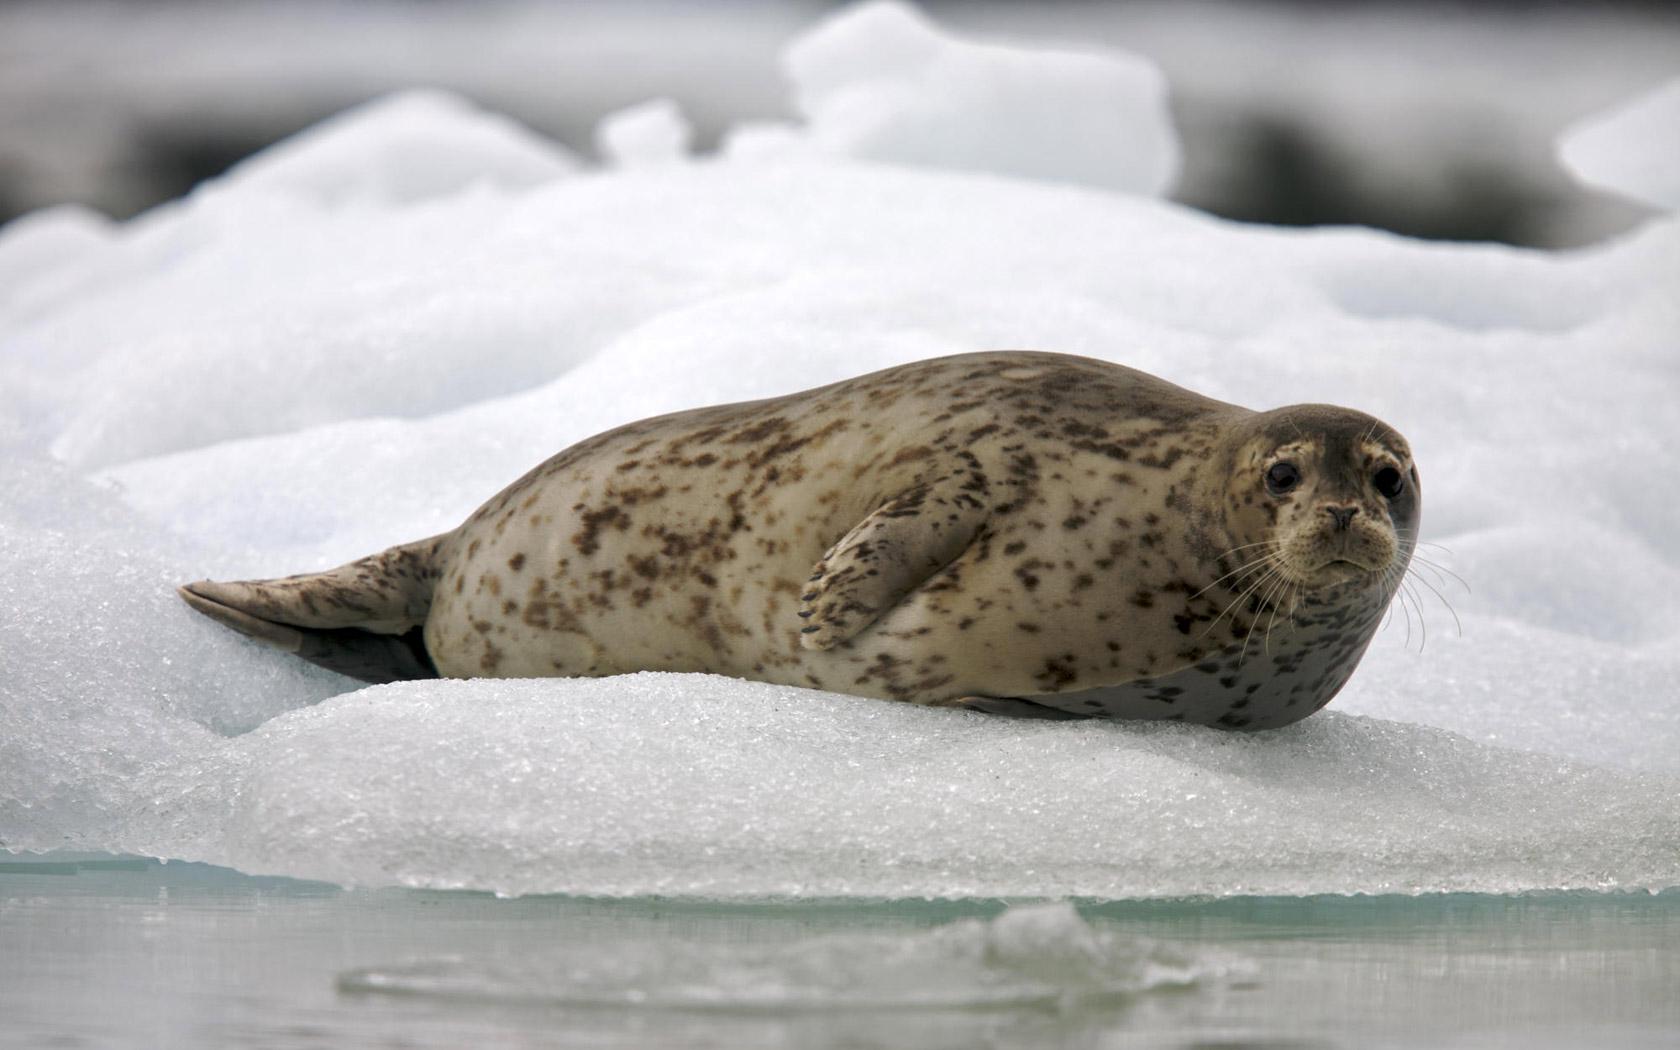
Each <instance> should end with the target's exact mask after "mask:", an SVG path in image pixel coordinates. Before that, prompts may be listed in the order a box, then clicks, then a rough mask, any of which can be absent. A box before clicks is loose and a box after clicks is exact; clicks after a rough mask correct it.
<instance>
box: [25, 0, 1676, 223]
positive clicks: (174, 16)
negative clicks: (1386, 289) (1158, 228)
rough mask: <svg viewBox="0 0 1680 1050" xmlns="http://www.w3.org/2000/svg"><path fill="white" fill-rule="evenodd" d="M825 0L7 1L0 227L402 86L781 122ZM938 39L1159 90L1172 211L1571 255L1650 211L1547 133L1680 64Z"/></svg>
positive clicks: (1663, 10) (1299, 3)
mask: <svg viewBox="0 0 1680 1050" xmlns="http://www.w3.org/2000/svg"><path fill="white" fill-rule="evenodd" d="M834 6H835V5H834V4H831V3H824V2H819V0H781V2H778V0H722V2H708V3H703V4H701V3H682V2H679V0H663V2H662V0H637V2H622V3H621V2H607V0H570V2H563V3H547V2H541V0H490V2H485V3H477V2H471V3H467V2H461V3H450V2H422V0H406V2H405V0H369V2H352V0H305V2H299V3H257V2H252V0H244V2H232V3H215V4H212V3H169V2H153V0H130V2H118V0H108V2H100V3H87V2H75V0H70V2H65V0H12V2H9V3H4V4H0V219H4V218H5V217H7V216H11V215H16V214H20V213H22V212H24V211H26V210H29V209H33V208H39V207H42V206H45V205H50V204H56V203H66V202H74V203H79V204H85V205H89V206H92V207H94V208H97V209H99V210H100V211H103V212H106V213H108V214H111V215H115V216H117V217H126V216H128V215H131V214H133V213H134V212H136V211H139V210H141V209H143V208H145V207H147V206H150V205H153V204H156V203H159V202H161V201H163V200H167V199H170V198H172V197H176V196H179V195H180V194H181V193H183V192H184V191H185V190H187V189H188V188H189V187H190V186H192V185H193V184H194V183H196V182H198V181H199V180H201V179H203V178H207V177H209V176H211V175H215V174H218V173H220V172H221V171H222V170H224V169H225V168H226V167H228V166H229V165H230V164H232V163H233V162H234V161H237V160H238V159H240V158H241V157H244V156H246V155H248V154H250V153H251V152H253V151H254V150H256V149H258V148H260V147H262V146H264V145H267V144H268V143H270V142H273V141H275V140H276V139H278V138H280V137H282V136H285V135H288V134H291V133H292V132H295V131H298V130H300V129H302V128H303V127H305V126H308V125H310V124H312V123H314V122H315V121H317V120H320V119H322V118H324V117H327V116H329V115H331V114H333V113H337V112H340V111H342V110H344V109H346V108H348V107H350V106H352V105H355V104H357V103H360V102H363V101H366V100H367V99H369V98H372V97H374V96H377V95H381V94H384V93H387V92H390V91H393V90H398V89H402V88H407V87H414V86H433V87H441V88H448V89H452V90H455V91H457V92H459V93H461V94H462V95H464V96H466V97H468V98H471V99H473V100H475V101H476V102H478V103H479V104H481V105H483V106H485V107H487V108H489V109H491V110H494V111H496V112H501V113H506V114H509V115H510V116H513V117H515V118H517V119H518V120H520V121H522V122H523V123H525V124H528V125H529V126H530V127H532V128H534V129H536V130H537V131H539V132H541V133H543V134H544V135H547V136H549V137H551V138H553V139H555V140H557V141H559V142H561V143H564V144H565V145H566V146H568V147H570V148H572V149H574V150H577V151H579V152H588V151H589V150H590V149H591V145H592V140H591V133H592V129H593V128H594V126H595V124H596V122H597V120H598V119H599V118H600V117H601V116H602V115H603V114H606V113H608V112H610V111H613V110H617V109H620V108H623V107H626V106H631V105H636V104H639V103H642V102H644V101H646V100H648V99H650V98H655V97H665V98H669V99H671V100H672V101H673V102H674V103H675V104H676V105H677V106H679V107H680V108H681V110H682V111H683V112H684V113H685V114H687V116H688V119H689V120H690V121H692V123H693V126H694V130H695V142H696V145H697V146H698V147H699V149H701V150H702V151H709V150H712V149H715V148H716V147H717V144H718V142H719V140H720V138H721V137H722V136H723V134H724V132H725V131H726V130H727V129H728V128H730V127H731V126H733V125H736V124H740V123H743V122H748V121H775V120H782V119H787V118H788V117H790V116H792V115H793V112H794V107H795V105H796V103H797V100H796V99H793V98H790V97H789V96H788V95H787V93H786V92H785V90H784V88H783V86H782V82H781V80H780V78H779V76H778V73H777V69H776V62H775V58H776V55H777V53H778V52H779V50H780V49H781V47H782V45H783V44H784V43H785V42H786V41H787V40H788V39H789V38H790V37H791V36H792V35H794V34H795V33H796V32H798V31H799V30H800V29H801V28H803V27H804V26H807V25H809V24H810V23H811V22H812V21H813V20H814V19H815V18H816V17H817V16H818V15H820V14H821V13H822V12H824V11H826V10H830V9H832V8H833V7H834ZM927 10H928V12H929V13H930V14H931V15H932V16H933V17H935V18H936V19H937V20H938V21H939V22H940V23H941V24H942V25H945V26H947V27H948V28H951V29H955V30H960V31H966V32H970V33H976V34H980V35H982V36H989V37H992V38H1004V39H1010V40H1016V41H1022V42H1036V43H1039V44H1043V45H1051V44H1055V45H1064V46H1068V47H1073V48H1091V47H1105V46H1106V47H1122V48H1125V49H1127V50H1128V51H1131V52H1134V53H1136V54H1139V55H1141V56H1144V57H1145V58H1147V59H1149V60H1151V61H1152V62H1153V63H1154V64H1156V65H1157V66H1158V67H1159V68H1160V69H1161V70H1162V71H1163V72H1164V74H1165V78H1166V80H1167V82H1168V83H1170V84H1171V104H1172V117H1173V121H1174V124H1175V125H1176V127H1177V129H1178V131H1179V133H1180V135H1181V136H1182V138H1183V145H1184V157H1183V165H1182V175H1181V178H1180V179H1179V182H1178V186H1177V190H1176V197H1177V199H1179V200H1182V201H1184V202H1185V203H1188V204H1191V205H1193V206H1195V207H1198V208H1202V209H1205V210H1208V211H1210V212H1212V213H1214V214H1218V215H1226V216H1231V217H1235V218H1242V219H1249V220H1254V221H1260V222H1277V223H1291V224H1319V223H1356V224H1361V225H1370V226H1377V227H1382V228H1386V229H1393V230H1397V231H1400V232H1403V233H1407V234H1412V235H1416V236H1423V237H1440V238H1449V239H1459V240H1497V241H1504V242H1507V243H1514V244H1532V245H1543V246H1564V245H1576V244H1583V243H1587V242H1590V241H1593V240H1597V239H1600V238H1602V237H1604V236H1606V235H1608V234H1611V233H1614V232H1618V231H1622V230H1626V229H1628V228H1629V227H1630V226H1631V225H1633V224H1634V223H1635V222H1637V221H1638V219H1639V218H1640V217H1641V216H1642V215H1643V214H1644V212H1643V210H1642V209H1641V208H1640V207H1639V206H1638V205H1636V204H1634V203H1632V202H1629V201H1627V200H1625V199H1622V198H1619V197H1616V196H1612V195H1608V194H1605V193H1602V192H1598V191H1594V190H1591V189H1587V188H1584V187H1582V186H1580V185H1578V184H1576V183H1575V182H1573V181H1571V180H1570V179H1568V178H1567V177H1566V176H1565V175H1564V173H1563V172H1562V171H1561V170H1560V168H1559V166H1558V165H1557V164H1556V163H1555V161H1554V160H1553V155H1552V141H1553V139H1554V138H1555V137H1556V135H1557V134H1558V133H1559V132H1560V131H1562V130H1563V129H1564V128H1565V127H1566V126H1568V125H1569V124H1570V123H1571V122H1572V121H1575V120H1577V119H1579V118H1581V117H1583V116H1585V115H1587V114H1589V113H1593V112H1595V111H1598V110H1600V109H1602V108H1604V107H1606V106H1609V105H1611V104H1613V103H1617V102H1619V101H1621V100H1624V99H1627V98H1630V97H1632V96H1633V95H1635V94H1637V93H1639V92H1641V91H1643V90H1646V89H1648V88H1651V87H1654V86H1655V85H1656V84H1658V83H1659V82H1661V81H1662V80H1664V79H1666V78H1667V77H1668V76H1671V75H1672V74H1673V73H1674V72H1675V64H1676V59H1675V56H1676V54H1680V11H1677V10H1676V8H1675V6H1674V5H1672V4H1668V3H1663V2H1660V0H1653V2H1643V3H1641V2H1637V0H1623V2H1615V0H1593V2H1587V3H1568V4H1565V3H1554V2H1547V0H1501V2H1491V3H1446V2H1431V0H1422V2H1409V0H1386V2H1384V0H1374V2H1358V3H1345V4H1339V3H1328V2H1313V0H1294V2H1283V0H1273V2H1237V0H1140V2H1133V3H1123V4H1122V3H1097V2H1082V0H1030V2H1027V0H1020V2H1010V0H935V2H933V3H930V4H929V5H927Z"/></svg>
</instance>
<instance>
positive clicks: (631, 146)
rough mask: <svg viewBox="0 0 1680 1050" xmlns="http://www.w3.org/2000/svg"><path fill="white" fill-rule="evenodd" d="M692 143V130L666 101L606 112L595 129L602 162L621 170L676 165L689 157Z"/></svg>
mask: <svg viewBox="0 0 1680 1050" xmlns="http://www.w3.org/2000/svg"><path fill="white" fill-rule="evenodd" d="M693 140H694V128H693V127H692V126H690V125H689V123H688V118H686V117H684V116H683V113H682V110H681V109H680V108H678V106H677V104H676V103H675V102H673V101H671V100H670V99H668V98H655V99H649V100H648V101H646V102H641V103H638V104H637V105H634V106H630V107H628V108H627V109H621V110H619V111H618V112H616V113H609V114H607V115H606V116H605V117H602V118H601V123H600V124H599V125H598V126H597V127H596V128H595V144H596V148H597V149H598V150H599V151H600V153H601V157H602V159H604V160H605V161H607V163H609V164H613V165H616V166H618V167H621V168H635V167H657V166H659V165H666V164H675V163H677V162H678V161H681V160H683V159H684V158H686V157H687V156H688V151H689V147H690V146H691V145H692V143H693Z"/></svg>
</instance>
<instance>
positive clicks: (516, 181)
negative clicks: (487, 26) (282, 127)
mask: <svg viewBox="0 0 1680 1050" xmlns="http://www.w3.org/2000/svg"><path fill="white" fill-rule="evenodd" d="M577 166H578V165H577V161H576V159H575V158H574V157H573V156H572V154H571V153H570V152H569V151H568V150H566V149H565V148H564V147H562V146H560V145H559V144H558V143H555V142H551V141H549V140H547V139H545V138H542V137H541V136H539V135H537V134H535V133H534V132H532V131H530V130H528V129H527V128H525V127H523V126H522V125H520V124H517V123H515V122H514V121H512V120H510V119H508V118H507V117H504V116H501V115H499V114H494V113H486V112H484V111H482V110H479V109H478V108H476V107H475V106H473V105H472V104H471V103H470V102H468V101H467V100H465V99H463V98H460V97H459V96H456V95H451V94H449V93H447V92H443V91H436V90H413V91H405V92H401V93H399V94H396V95H391V96H387V97H385V98H380V99H375V100H374V101H372V102H369V103H366V104H364V105H361V106H358V107H356V108H354V109H351V110H348V111H346V112H344V113H340V114H339V115H338V116H336V117H333V118H331V119H330V120H326V121H323V122H321V123H320V124H317V125H316V126H315V127H313V128H310V129H309V130H308V131H305V132H302V133H300V134H298V135H294V136H293V137H291V138H289V139H286V140H285V141H283V142H281V143H279V144H277V145H274V146H270V147H269V148H267V149H265V150H263V151H262V152H261V153H258V154H256V155H255V156H253V157H250V158H248V159H246V160H244V161H241V162H240V163H239V164H236V165H234V167H233V168H232V169H230V170H229V171H228V173H227V174H226V175H225V176H223V177H222V178H220V179H217V180H215V181H214V182H212V183H210V184H208V185H207V186H206V190H207V191H209V192H211V193H213V194H216V195H218V196H222V195H227V194H241V193H249V192H253V191H256V192H265V193H280V194H284V195H287V196H292V197H297V198H300V199H303V200H307V201H310V202H312V203H314V204H318V205H324V206H336V205H345V204H360V205H364V206H371V205H400V204H413V203H416V202H418V201H423V200H430V199H432V198H436V197H442V196H447V195H450V194H453V193H458V192H460V191H461V190H463V189H466V188H468V187H472V186H489V187H494V188H497V189H502V190H520V189H527V188H529V187H532V186H538V185H541V184H543V183H546V182H551V181H553V180H554V179H557V178H561V177H562V176H565V175H567V174H569V173H570V172H572V171H574V170H576V168H577Z"/></svg>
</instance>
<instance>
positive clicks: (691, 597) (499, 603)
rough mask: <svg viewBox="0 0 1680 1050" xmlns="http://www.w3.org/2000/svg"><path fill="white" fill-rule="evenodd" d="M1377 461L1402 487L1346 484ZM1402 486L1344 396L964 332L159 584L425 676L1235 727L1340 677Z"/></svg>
mask: <svg viewBox="0 0 1680 1050" xmlns="http://www.w3.org/2000/svg"><path fill="white" fill-rule="evenodd" d="M1280 457H1291V458H1292V459H1294V460H1299V461H1300V463H1301V464H1302V465H1303V469H1304V473H1305V478H1306V480H1305V481H1304V482H1303V484H1302V486H1301V488H1300V489H1299V490H1297V491H1295V492H1292V493H1290V494H1288V495H1287V496H1279V495H1277V494H1274V493H1271V492H1269V491H1268V490H1267V488H1266V486H1265V484H1264V482H1263V478H1264V475H1265V471H1266V470H1267V468H1268V466H1269V465H1270V464H1272V463H1275V462H1277V461H1278V460H1279V458H1280ZM1383 466H1392V467H1394V468H1396V469H1398V470H1400V471H1402V472H1403V473H1404V475H1405V476H1406V478H1407V479H1408V484H1407V485H1406V488H1405V491H1404V493H1403V494H1402V497H1401V498H1397V499H1393V500H1387V499H1384V498H1383V497H1381V496H1380V495H1379V494H1377V493H1376V492H1375V491H1374V490H1373V489H1372V487H1371V483H1370V477H1371V476H1372V474H1373V472H1374V471H1375V470H1378V469H1381V468H1382V467H1383ZM1418 498H1419V497H1418V491H1417V476H1416V471H1415V468H1414V467H1413V465H1412V463H1411V459H1410V451H1409V449H1407V447H1406V445H1405V442H1404V440H1403V439H1401V438H1400V437H1399V436H1398V435H1397V434H1395V433H1394V432H1393V431H1392V430H1391V429H1390V428H1388V427H1386V426H1385V425H1383V424H1382V423H1380V422H1378V421H1377V420H1374V419H1372V418H1371V417H1369V416H1366V415H1363V414H1361V413H1358V412H1354V411H1352V410H1348V409H1341V408H1334V407H1330V406H1312V405H1307V406H1293V407H1290V408H1285V409H1277V410H1274V411H1271V412H1252V411H1249V410H1248V409H1244V408H1240V407H1237V406H1235V405H1230V404H1225V403H1222V402H1218V401H1214V400H1211V399H1208V398H1205V397H1202V396H1200V395H1197V394H1194V393H1191V392H1190V391H1187V390H1184V389H1181V388H1179V387H1176V386H1173V385H1172V384H1169V383H1167V382H1165V381H1163V380H1160V379H1157V378H1155V377H1152V376H1149V375H1146V374H1144V373H1142V372H1138V371H1135V370H1133V369H1129V368H1124V367H1121V366H1118V365H1112V364H1106V363H1103V362H1098V361H1092V360H1087V359H1083V358H1076V357H1066V356H1060V355H1054V354H1040V353H992V354H971V355H964V356H958V357H949V358H941V359H937V360H932V361H924V362H919V363H916V364H911V365H905V366H902V367H899V368H894V369H889V370H887V371H884V372H878V373H875V374H872V375H867V376H863V377H860V378H857V379H853V380H850V381H847V382H843V383H838V384H835V385H833V386H827V387H822V388H819V389H816V390H811V391H806V392H803V393H799V394H794V395H790V396H788V397H782V398H775V399H771V400H767V401H757V402H751V403H746V404H738V405H725V406H720V407H714V408H703V409H698V410H694V411H690V412H682V413H678V414H675V415H670V416H663V417H659V418H656V419H649V420H643V421H640V422H637V423H632V424H629V425H627V426H624V427H620V428H618V429H616V430H613V431H609V432H607V433H604V434H601V435H598V436H596V437H593V438H590V439H588V440H586V441H583V442H580V443H579V444H577V445H574V446H572V447H571V448H569V449H567V450H565V451H563V452H561V453H560V454H558V455H556V456H554V457H553V458H552V459H550V460H548V461H547V462H545V463H543V464H541V465H540V466H538V467H537V468H536V469H534V470H532V471H531V472H530V473H528V474H526V475H525V476H524V477H523V478H521V479H519V480H518V481H516V482H514V483H513V484H512V485H510V486H509V487H508V488H506V489H504V490H503V491H502V492H501V493H500V494H498V495H497V496H495V497H494V498H493V499H491V500H490V501H489V502H488V503H486V504H485V505H484V506H483V507H481V508H479V510H478V511H476V512H475V513H474V514H473V515H472V517H470V518H469V519H468V520H467V521H466V522H465V523H463V524H462V525H461V526H460V527H459V528H458V529H456V530H454V531H453V532H450V533H446V534H444V535H443V536H439V537H434V538H433V539H430V540H425V541H421V542H420V543H418V544H411V545H408V546H407V547H401V548H393V550H392V551H390V552H386V553H385V554H382V555H375V556H373V558H369V559H363V560H362V561H361V562H356V563H352V564H351V565H350V566H346V567H345V568H344V569H340V570H335V571H334V572H333V573H326V574H319V575H316V576H306V577H293V578H290V579H287V580H279V581H251V582H247V583H233V584H209V583H204V584H193V585H189V587H187V588H184V589H183V594H184V595H185V596H187V597H188V599H189V601H192V602H193V604H194V606H195V607H197V608H200V609H201V611H206V612H210V613H211V614H212V615H216V616H217V618H218V619H219V620H221V621H222V622H224V623H226V624H228V625H229V626H232V627H234V628H235V629H238V630H242V631H244V632H245V633H247V634H251V635H253V636H254V637H258V638H260V639H262V640H266V641H269V642H270V643H271V644H278V645H281V646H282V647H284V648H290V649H292V650H293V651H298V652H299V653H300V655H304V656H306V657H307V658H311V659H316V660H317V662H320V663H324V664H327V665H328V666H333V664H332V663H331V662H330V660H329V659H320V658H318V657H317V656H311V655H310V653H309V652H305V651H303V649H304V648H306V647H302V646H300V645H293V644H291V643H292V642H293V641H295V640H296V638H301V637H305V636H308V635H310V634H311V632H318V631H321V630H340V631H342V630H343V629H345V628H349V629H352V630H354V629H356V628H365V629H366V630H367V631H372V632H384V633H385V634H387V635H398V636H403V637H412V635H410V634H407V633H406V632H414V631H418V632H419V636H420V637H421V638H423V646H421V652H420V656H421V657H423V658H424V659H425V660H426V661H429V662H430V664H432V665H435V669H436V673H438V674H441V675H444V676H447V677H473V676H496V677H531V676H549V675H608V674H617V673H622V672H628V671H638V670H669V671H709V672H716V673H721V674H728V675H735V676H738V677H743V678H753V679H759V680H763V681H769V682H780V683H787V684H793V685H803V686H810V687H814V688H819V689H829V690H835V691H840V692H848V693H855V694H860V695H865V696H875V697H882V698H887V699H894V700H904V701H911V702H915V703H923V704H938V705H951V706H959V705H960V706H970V707H976V708H979V709H983V710H997V711H1004V712H1007V713H1013V714H1039V715H1048V716H1058V717H1069V716H1073V717H1079V716H1088V715H1103V716H1109V717H1123V718H1169V719H1182V720H1186V721H1195V722H1203V723H1208V724H1213V725H1222V726H1227V727H1231V728H1247V729H1255V728H1266V727H1271V726H1276V725H1283V724H1287V723H1288V722H1292V721H1295V720H1297V719H1299V718H1301V717H1304V716H1305V715H1307V714H1309V713H1310V712H1312V711H1314V710H1317V709H1318V708H1319V707H1321V706H1323V704H1324V703H1326V702H1327V701H1328V700H1329V699H1330V698H1331V697H1332V696H1333V695H1335V693H1336V691H1337V690H1339V689H1340V688H1341V687H1342V685H1343V684H1344V683H1345V682H1346V681H1347V678H1348V676H1349V675H1350V674H1351V673H1352V671H1353V668H1354V666H1355V664H1356V663H1357V662H1358V659H1359V657H1360V656H1361V654H1362V653H1363V652H1364V649H1365V647H1366V645H1367V644H1368V642H1369V641H1370V638H1371V635H1372V633H1373V632H1374V631H1375V629H1376V626H1377V623H1378V621H1379V620H1380V618H1381V615H1382V613H1383V611H1384V610H1385V609H1386V608H1387V605H1388V603H1389V601H1390V599H1391V598H1392V596H1393V594H1394V591H1395V589H1396V588H1397V586H1398V578H1399V577H1398V574H1399V572H1400V571H1403V570H1404V568H1405V564H1406V562H1407V560H1408V559H1409V558H1410V555H1411V544H1412V538H1413V537H1414V536H1415V534H1416V525H1417V515H1418ZM1327 507H1333V508H1336V510H1335V512H1334V513H1330V514H1327V513H1325V509H1326V508H1327ZM1257 552H1268V557H1269V558H1270V559H1271V560H1269V561H1267V562H1265V563H1264V564H1263V565H1260V566H1259V567H1255V566H1249V567H1247V568H1245V567H1244V563H1247V562H1250V561H1252V560H1253V558H1254V556H1255V555H1256V553H1257ZM1261 570H1264V571H1265V572H1267V573H1270V574H1271V575H1270V577H1268V578H1266V579H1262V578H1261ZM323 603H325V604H327V605H331V606H333V607H334V609H335V615H332V616H328V617H323V616H321V615H320V614H319V612H318V610H319V609H320V608H321V607H322V605H323ZM207 604H209V605H214V606H216V607H217V608H218V609H219V610H221V612H219V613H218V612H216V611H214V610H212V609H209V608H206V605H207ZM310 606H313V607H314V611H312V610H311V608H310ZM358 607H359V608H358ZM358 617H359V618H358ZM287 631H290V632H291V633H290V634H286V633H284V632H287ZM276 632H280V633H279V635H278V637H276ZM364 633H366V631H364ZM381 651H383V650H381ZM360 659H363V662H367V661H368V660H370V659H371V660H372V661H373V662H375V663H377V662H378V659H379V657H378V656H377V655H376V656H374V657H362V658H360ZM341 662H342V661H341ZM403 669H404V670H412V669H411V668H407V667H406V665H405V666H404V668H403ZM404 676H414V675H412V674H391V675H387V677H404ZM364 677H367V676H366V675H364Z"/></svg>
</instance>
